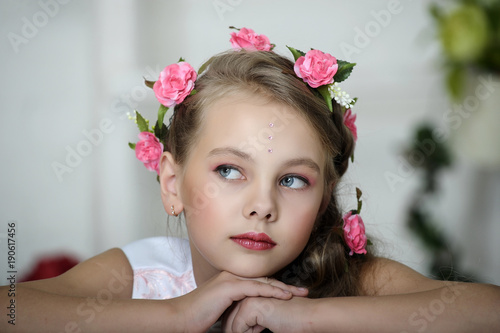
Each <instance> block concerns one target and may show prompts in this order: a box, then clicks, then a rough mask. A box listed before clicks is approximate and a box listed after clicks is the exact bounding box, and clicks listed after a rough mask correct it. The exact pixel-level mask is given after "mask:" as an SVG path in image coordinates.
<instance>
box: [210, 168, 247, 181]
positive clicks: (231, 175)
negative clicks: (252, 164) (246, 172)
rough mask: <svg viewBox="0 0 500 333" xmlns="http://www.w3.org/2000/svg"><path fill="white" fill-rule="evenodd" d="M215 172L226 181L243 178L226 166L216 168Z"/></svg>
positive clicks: (239, 173)
mask: <svg viewBox="0 0 500 333" xmlns="http://www.w3.org/2000/svg"><path fill="white" fill-rule="evenodd" d="M216 171H217V172H218V173H219V175H221V177H223V178H226V179H241V178H242V177H243V175H242V174H241V172H239V171H238V170H237V169H236V168H234V167H231V166H228V165H221V166H219V167H217V169H216Z"/></svg>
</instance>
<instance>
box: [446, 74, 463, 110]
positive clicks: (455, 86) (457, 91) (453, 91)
mask: <svg viewBox="0 0 500 333" xmlns="http://www.w3.org/2000/svg"><path fill="white" fill-rule="evenodd" d="M464 72H465V70H464V68H463V66H459V65H457V66H452V67H451V68H450V70H449V71H448V73H447V75H446V85H447V87H448V91H449V93H450V95H451V97H452V98H453V100H455V101H458V100H459V99H460V97H462V94H463V89H464V83H465V73H464Z"/></svg>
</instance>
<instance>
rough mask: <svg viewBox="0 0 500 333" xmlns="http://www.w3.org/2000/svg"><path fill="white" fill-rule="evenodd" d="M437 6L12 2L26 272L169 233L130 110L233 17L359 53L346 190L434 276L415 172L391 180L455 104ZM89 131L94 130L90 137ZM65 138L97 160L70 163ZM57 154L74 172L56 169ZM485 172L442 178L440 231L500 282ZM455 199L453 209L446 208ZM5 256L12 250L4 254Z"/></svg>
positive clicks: (1, 57) (5, 29)
mask: <svg viewBox="0 0 500 333" xmlns="http://www.w3.org/2000/svg"><path fill="white" fill-rule="evenodd" d="M63 2H64V3H63ZM429 3H430V1H410V0H401V1H392V2H391V1H390V2H387V1H380V0H378V1H357V2H354V1H332V0H323V1H308V2H306V1H299V0H293V1H290V0H288V1H272V2H271V1H264V0H254V1H248V0H232V1H229V0H210V1H194V0H191V1H181V0H170V1H134V0H125V1H123V0H104V1H82V0H73V1H69V0H65V1H63V0H59V1H57V0H41V1H32V0H30V1H28V0H25V1H15V2H14V1H9V2H6V1H4V2H1V3H0V36H2V38H1V39H0V43H1V46H0V64H1V65H0V66H1V69H2V76H1V77H0V82H1V83H0V84H1V89H0V101H1V105H2V108H1V111H0V114H1V116H2V117H1V122H0V126H1V127H0V129H1V130H0V140H1V141H0V142H1V148H0V149H1V154H0V156H1V157H2V163H1V168H2V173H1V174H2V175H1V177H0V181H1V186H0V198H1V201H0V207H1V209H0V233H5V231H6V228H7V224H8V223H9V222H11V221H15V222H16V223H17V231H16V234H17V240H18V242H17V257H16V261H17V268H18V271H19V272H20V273H22V272H26V271H27V270H28V269H29V268H30V267H31V265H32V264H33V263H34V261H35V260H36V259H37V258H38V257H39V256H41V255H47V254H52V253H71V254H75V255H76V256H78V257H79V258H80V259H85V258H88V257H89V256H92V255H94V254H97V253H99V252H101V251H103V250H105V249H107V248H110V247H114V246H122V245H124V244H126V243H128V242H130V241H132V240H135V239H138V238H141V237H146V236H150V235H159V234H164V233H165V232H166V214H165V213H164V211H163V207H162V205H161V201H160V200H159V193H158V185H157V183H156V180H155V177H154V175H153V174H151V173H148V172H147V171H146V170H145V169H144V168H143V166H142V165H141V164H140V163H139V162H138V161H136V160H135V157H134V154H133V152H132V151H131V150H130V149H129V148H128V146H127V142H128V141H136V135H137V131H136V128H135V125H134V124H133V122H131V121H130V120H128V119H127V117H126V113H127V112H131V111H133V109H134V108H137V109H138V110H140V111H141V113H143V114H144V115H145V116H146V117H148V118H150V119H153V118H154V116H155V113H156V110H157V103H156V102H155V100H154V96H153V94H152V92H151V91H150V90H149V89H146V88H144V86H143V85H142V77H143V76H146V77H149V78H151V79H155V77H154V76H155V75H157V74H158V72H159V71H160V70H161V69H162V68H163V67H164V66H166V65H168V64H170V63H173V62H175V61H177V60H178V59H179V57H181V56H182V57H184V58H185V59H187V60H188V61H189V62H191V63H192V64H193V65H194V66H199V65H200V64H201V63H203V62H204V60H206V59H207V58H208V57H209V56H210V55H211V54H213V53H217V52H220V51H223V50H226V49H228V48H229V47H230V45H229V42H228V40H229V32H230V31H229V29H228V26H230V25H234V26H237V27H244V26H245V27H250V28H253V29H254V30H256V31H257V32H259V33H264V34H266V35H267V36H268V37H269V38H270V39H271V41H272V42H274V43H276V44H277V45H278V47H277V50H278V52H281V53H283V54H287V50H286V49H285V45H291V46H294V47H297V48H299V49H303V50H307V49H308V48H311V47H314V48H318V49H321V50H324V51H327V52H330V53H332V54H334V55H335V56H337V57H338V58H340V59H345V60H349V61H351V62H357V63H358V65H357V66H356V69H355V71H354V72H353V74H352V77H351V78H350V79H349V80H348V81H347V82H346V84H344V85H343V87H344V89H346V90H348V91H349V92H350V93H351V95H354V96H358V97H359V98H360V99H359V102H358V104H357V105H356V112H357V114H358V131H359V140H358V147H357V151H356V159H355V162H354V165H353V166H352V168H351V170H350V171H349V173H348V175H347V177H346V179H345V182H344V183H343V185H341V186H342V188H341V193H343V194H345V196H346V197H345V201H346V203H352V202H353V200H352V199H351V196H352V198H353V197H354V188H355V187H356V186H359V187H361V188H362V189H363V192H364V204H365V206H364V212H363V213H364V219H365V221H366V223H367V227H368V230H369V232H371V233H372V235H373V236H374V237H375V238H377V239H379V240H380V241H381V242H382V243H383V246H382V247H381V252H382V253H383V254H384V255H387V256H390V257H392V258H395V259H397V260H400V261H402V262H404V263H406V264H408V265H410V266H411V267H414V268H415V269H417V270H419V271H421V272H423V273H425V272H426V264H427V262H428V258H427V257H426V255H427V254H426V253H425V252H424V251H422V248H421V245H420V243H419V242H418V240H416V239H415V238H413V236H412V235H411V234H410V233H409V232H408V230H407V228H406V227H405V220H404V219H405V213H406V208H407V206H408V204H409V203H408V200H409V199H410V195H411V193H412V192H413V191H414V190H415V188H416V187H417V186H418V179H419V178H418V175H417V174H404V175H403V176H404V177H403V181H402V182H399V183H397V184H395V185H394V186H391V185H390V184H389V183H388V181H387V179H386V178H385V176H384V174H386V173H387V172H391V173H395V174H399V175H402V174H401V161H400V159H399V157H398V156H399V155H398V153H399V151H400V150H401V149H402V147H403V146H404V145H406V144H407V142H408V140H410V138H411V135H412V131H413V129H414V127H415V126H416V125H417V124H418V123H419V122H420V121H421V120H423V119H440V116H437V117H436V114H438V115H440V114H442V112H443V109H446V108H447V107H448V101H447V98H446V96H445V94H444V92H443V88H442V84H441V79H442V78H441V77H442V74H441V72H440V70H439V67H438V55H439V50H438V48H437V45H436V43H435V42H434V41H433V35H432V34H433V31H432V29H431V24H430V18H429V15H428V10H427V8H428V5H429ZM391 11H392V13H391ZM383 13H384V14H385V15H383ZM30 25H33V26H32V27H31V28H33V27H34V29H31V30H30ZM362 34H363V35H366V36H365V37H364V38H363V36H362ZM16 36H17V37H16ZM13 38H14V39H15V40H14V42H13V41H12V39H13ZM16 43H17V44H16ZM349 47H350V48H349ZM146 92H147V95H145V93H146ZM97 130H98V131H100V132H101V133H102V136H99V135H98V134H97ZM85 133H87V134H88V133H93V136H91V137H92V138H93V141H94V143H89V139H88V138H87V137H86V135H85ZM492 147H496V148H495V149H498V148H497V147H498V145H493V146H492ZM85 148H86V150H85ZM68 149H73V150H77V151H78V149H80V151H83V152H84V153H85V154H86V156H82V157H81V158H80V159H75V157H74V156H73V157H72V158H70V157H68V154H69V153H68ZM54 162H57V163H60V165H59V166H61V165H66V167H67V168H68V169H65V170H67V171H68V170H70V169H71V172H62V171H60V172H59V175H58V174H57V172H55V171H54V167H53V166H54ZM68 162H69V163H70V164H69V165H68ZM477 170H478V169H477V168H476V167H474V166H472V164H471V163H470V162H469V161H467V160H460V162H459V163H458V164H457V165H456V167H455V169H454V170H453V171H452V172H450V173H448V175H446V176H445V177H443V192H444V193H445V196H444V197H443V198H442V199H440V200H439V202H438V204H437V207H436V211H437V212H438V214H440V215H442V217H443V219H444V221H445V222H444V224H443V225H441V226H439V228H440V229H442V230H445V231H446V232H448V233H449V234H450V235H451V237H453V239H454V244H453V246H455V245H458V246H460V247H461V248H462V251H463V252H464V253H465V254H466V255H465V257H468V258H467V259H468V262H467V265H468V267H470V268H471V269H473V270H475V271H477V272H478V273H480V275H482V276H483V278H484V279H485V280H487V281H490V282H495V283H497V284H498V283H500V261H499V260H498V259H495V258H494V256H493V255H490V253H492V252H495V251H496V253H498V251H497V250H498V248H494V247H495V246H498V245H494V244H492V243H493V242H492V241H493V239H492V237H493V236H492V231H491V230H495V228H496V230H498V227H497V226H498V224H499V223H498V218H494V216H499V215H498V214H497V213H500V212H498V208H495V207H496V205H495V203H498V202H499V201H498V197H499V188H500V186H499V184H500V180H499V178H500V176H499V172H498V171H488V172H484V171H483V172H478V171H477ZM464 178H467V179H464ZM474 179H479V180H482V181H484V179H486V183H487V184H488V186H489V189H488V191H489V192H488V193H490V194H492V195H491V196H490V197H487V198H483V199H481V200H482V201H481V203H482V205H483V206H482V207H483V209H482V210H481V211H482V212H483V213H484V212H486V213H485V214H486V215H485V216H484V217H482V218H481V220H482V221H483V225H489V226H487V227H477V224H476V221H472V222H474V224H472V223H471V219H473V217H474V216H475V217H477V214H474V213H473V210H471V207H477V205H476V204H475V201H474V198H478V197H479V195H478V193H479V194H481V193H483V194H484V190H483V189H484V188H485V187H484V186H483V187H478V192H477V193H476V194H475V195H472V196H471V195H470V192H469V187H470V186H475V185H477V184H478V182H477V181H475V180H474ZM495 196H496V197H495ZM495 198H496V199H495ZM495 200H496V201H495ZM443 207H444V208H446V210H444V211H445V213H439V212H443V209H441V208H443ZM484 207H486V208H484ZM438 209H441V210H440V211H438ZM495 209H497V210H496V211H495ZM471 216H473V217H472V218H471ZM496 235H498V232H497V233H496ZM1 237H3V238H0V242H5V240H6V239H5V235H2V236H1ZM488 237H490V238H488ZM471 238H472V239H473V240H474V241H472V242H471V241H470V239H471ZM490 239H491V240H490ZM469 243H470V244H471V245H469ZM0 253H2V256H3V257H5V255H3V253H4V249H2V250H1V252H0ZM2 265H3V266H2ZM5 267H6V259H5V258H0V269H2V271H0V274H3V272H6V270H7V269H6V268H5Z"/></svg>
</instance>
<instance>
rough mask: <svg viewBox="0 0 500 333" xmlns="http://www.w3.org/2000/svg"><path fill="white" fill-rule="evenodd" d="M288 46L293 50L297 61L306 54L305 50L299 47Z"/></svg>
mask: <svg viewBox="0 0 500 333" xmlns="http://www.w3.org/2000/svg"><path fill="white" fill-rule="evenodd" d="M287 48H288V49H289V50H290V52H292V54H293V58H294V59H295V61H297V59H299V58H300V57H303V56H305V55H306V54H305V53H304V52H302V51H300V50H297V49H294V48H293V47H291V46H287Z"/></svg>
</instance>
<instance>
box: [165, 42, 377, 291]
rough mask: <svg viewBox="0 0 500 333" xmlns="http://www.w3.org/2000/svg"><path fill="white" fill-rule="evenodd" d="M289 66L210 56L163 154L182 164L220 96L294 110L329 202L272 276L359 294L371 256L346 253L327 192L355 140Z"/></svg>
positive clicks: (278, 60)
mask: <svg viewBox="0 0 500 333" xmlns="http://www.w3.org/2000/svg"><path fill="white" fill-rule="evenodd" d="M293 65H294V64H293V62H291V61H290V60H289V59H287V58H285V57H283V56H280V55H278V54H276V53H274V52H269V51H253V52H248V51H244V50H241V51H229V52H226V53H223V54H219V55H216V56H214V57H212V59H210V60H209V65H208V68H207V70H206V71H205V72H204V73H203V74H202V75H200V77H199V78H198V79H197V80H196V90H197V92H196V94H194V95H191V96H189V97H188V98H186V99H185V100H184V102H183V103H181V104H179V105H177V106H176V108H175V112H174V115H173V117H172V120H171V124H170V127H169V131H168V134H167V137H166V138H165V140H164V142H166V145H165V150H168V151H170V152H171V153H172V155H173V157H174V159H175V161H176V162H177V163H178V164H180V165H183V164H184V163H185V162H186V160H187V157H188V156H189V153H190V151H191V148H192V147H193V146H194V145H195V144H196V140H198V139H199V135H198V134H199V130H200V128H201V122H202V121H203V112H202V111H203V110H205V109H206V108H207V107H208V106H209V105H211V104H212V103H214V102H215V101H217V100H218V99H220V98H222V97H226V96H230V95H232V94H235V93H241V92H244V93H250V94H256V95H259V96H262V97H264V98H269V99H270V100H273V101H275V102H279V103H283V104H285V105H288V106H290V107H292V108H293V109H295V110H296V111H297V112H298V113H299V114H300V115H301V116H302V117H303V118H304V119H305V120H306V121H307V122H308V123H309V124H310V126H311V127H312V128H313V130H314V132H315V133H317V136H318V139H319V140H320V142H321V144H322V146H323V147H325V154H326V156H327V163H326V166H325V177H324V178H325V184H324V185H325V202H327V204H326V205H325V208H324V209H323V210H322V212H321V214H320V215H319V216H318V218H317V221H316V222H315V226H314V228H313V232H312V233H311V236H310V238H309V241H308V243H307V245H306V247H305V248H304V250H303V251H302V253H301V254H300V255H299V257H298V258H296V259H295V260H294V261H293V262H292V263H291V264H289V265H288V266H286V267H285V268H283V269H282V270H281V271H280V272H278V273H277V274H276V275H275V277H276V278H278V279H280V280H282V281H284V282H286V283H290V284H294V285H297V286H304V287H307V288H309V296H310V297H326V296H347V295H358V294H359V293H360V288H359V284H360V282H359V275H360V270H361V267H362V265H363V263H365V262H367V261H368V260H369V259H370V258H371V256H370V255H366V256H361V257H359V256H354V257H351V256H349V255H348V252H349V249H348V247H347V245H346V244H345V242H344V241H343V238H342V236H341V234H339V230H340V231H341V230H342V214H341V211H340V209H339V207H338V203H337V195H336V193H335V191H333V190H332V191H330V190H328V189H330V188H331V186H330V185H331V184H338V182H339V179H340V177H342V175H343V174H344V173H345V172H346V170H347V167H348V164H349V158H350V156H351V155H352V152H353V149H354V140H353V137H352V134H351V133H350V131H349V130H348V129H347V128H346V127H345V126H344V124H343V116H342V112H341V110H340V106H339V105H337V104H335V103H334V110H333V112H330V111H329V109H328V107H327V105H326V103H325V102H324V101H323V100H322V98H321V97H319V96H318V95H317V94H316V92H315V91H314V90H311V89H310V88H308V86H306V85H305V84H304V82H303V81H302V80H301V79H299V78H298V77H297V76H296V75H295V73H294V70H293Z"/></svg>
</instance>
